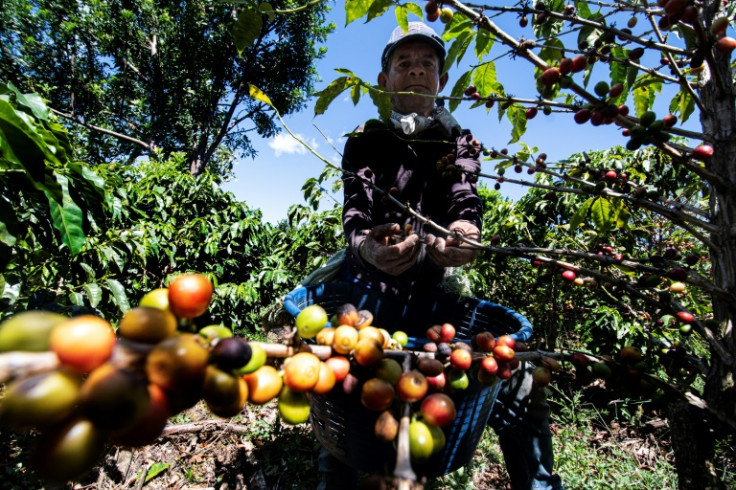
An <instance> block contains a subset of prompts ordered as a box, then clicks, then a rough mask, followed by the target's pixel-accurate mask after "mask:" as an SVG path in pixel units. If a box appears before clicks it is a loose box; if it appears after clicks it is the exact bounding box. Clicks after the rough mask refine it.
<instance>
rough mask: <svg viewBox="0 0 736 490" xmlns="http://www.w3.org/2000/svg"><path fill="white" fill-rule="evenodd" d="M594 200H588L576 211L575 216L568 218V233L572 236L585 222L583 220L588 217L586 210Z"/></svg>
mask: <svg viewBox="0 0 736 490" xmlns="http://www.w3.org/2000/svg"><path fill="white" fill-rule="evenodd" d="M594 199H595V198H591V199H588V200H587V201H585V202H584V203H583V204H582V205H581V206H580V207H579V208H578V209H577V211H575V214H573V215H572V218H570V228H569V230H568V232H569V233H570V234H571V235H572V234H573V233H574V232H575V230H577V229H578V227H579V226H580V225H581V224H583V223H584V222H585V218H586V217H587V216H588V210H589V209H590V206H591V204H593V200H594Z"/></svg>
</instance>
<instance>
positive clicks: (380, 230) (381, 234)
mask: <svg viewBox="0 0 736 490" xmlns="http://www.w3.org/2000/svg"><path fill="white" fill-rule="evenodd" d="M400 230H401V228H399V225H398V224H397V223H386V224H384V225H376V226H374V227H373V228H372V229H371V231H370V235H372V236H373V238H375V239H376V241H381V239H382V238H388V237H391V236H393V235H396V234H397V233H398V232H399V231H400Z"/></svg>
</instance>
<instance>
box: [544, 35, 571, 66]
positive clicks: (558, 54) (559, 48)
mask: <svg viewBox="0 0 736 490" xmlns="http://www.w3.org/2000/svg"><path fill="white" fill-rule="evenodd" d="M564 50H565V45H564V44H563V43H562V41H560V40H559V39H557V38H552V39H549V40H548V41H547V42H545V43H544V46H542V49H541V50H540V51H539V57H540V58H542V59H543V60H544V61H546V62H547V64H550V65H556V64H557V63H556V62H557V61H559V60H561V59H562V53H563V52H564Z"/></svg>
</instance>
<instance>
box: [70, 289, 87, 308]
mask: <svg viewBox="0 0 736 490" xmlns="http://www.w3.org/2000/svg"><path fill="white" fill-rule="evenodd" d="M69 301H71V303H72V304H73V305H75V306H84V296H83V295H82V293H79V292H77V291H69Z"/></svg>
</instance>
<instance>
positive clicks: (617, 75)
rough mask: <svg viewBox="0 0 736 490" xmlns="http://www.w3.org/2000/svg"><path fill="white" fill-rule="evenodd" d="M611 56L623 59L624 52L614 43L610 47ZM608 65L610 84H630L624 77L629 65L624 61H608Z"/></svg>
mask: <svg viewBox="0 0 736 490" xmlns="http://www.w3.org/2000/svg"><path fill="white" fill-rule="evenodd" d="M611 56H612V57H614V58H618V59H624V58H625V57H626V54H625V51H624V49H623V48H622V47H621V46H619V45H618V44H615V45H614V46H613V47H612V48H611ZM608 66H609V67H610V73H611V85H613V84H615V83H623V84H625V85H630V83H628V81H627V79H626V78H627V75H628V73H629V68H631V67H627V66H626V65H625V64H624V63H608Z"/></svg>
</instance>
